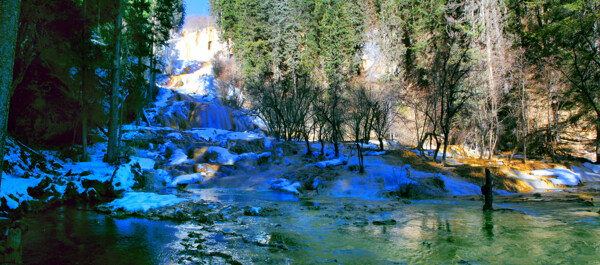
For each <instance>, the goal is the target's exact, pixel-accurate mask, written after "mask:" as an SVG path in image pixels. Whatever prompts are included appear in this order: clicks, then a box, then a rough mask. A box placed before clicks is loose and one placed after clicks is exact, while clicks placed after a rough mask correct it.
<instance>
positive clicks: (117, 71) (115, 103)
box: [106, 0, 123, 163]
mask: <svg viewBox="0 0 600 265" xmlns="http://www.w3.org/2000/svg"><path fill="white" fill-rule="evenodd" d="M117 5H118V6H117V17H116V19H115V27H114V31H115V32H114V36H115V50H114V58H113V59H114V68H113V83H112V89H111V93H110V114H109V119H110V120H109V123H108V148H107V149H108V150H107V152H106V161H107V162H109V163H116V162H117V158H118V155H119V153H118V147H119V146H118V144H119V143H118V130H119V97H120V96H119V95H120V93H119V88H120V86H121V78H120V75H121V24H122V20H123V16H122V6H123V0H118V4H117Z"/></svg>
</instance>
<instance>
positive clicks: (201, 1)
mask: <svg viewBox="0 0 600 265" xmlns="http://www.w3.org/2000/svg"><path fill="white" fill-rule="evenodd" d="M184 3H185V8H186V10H185V12H186V15H187V16H202V15H210V8H209V7H208V0H184Z"/></svg>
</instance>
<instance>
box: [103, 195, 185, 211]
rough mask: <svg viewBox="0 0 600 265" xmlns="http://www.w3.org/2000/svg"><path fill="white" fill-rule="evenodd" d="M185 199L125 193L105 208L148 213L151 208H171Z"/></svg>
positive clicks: (173, 196)
mask: <svg viewBox="0 0 600 265" xmlns="http://www.w3.org/2000/svg"><path fill="white" fill-rule="evenodd" d="M183 201H186V199H183V198H178V197H177V196H175V195H159V194H156V193H150V192H127V193H125V195H124V196H123V198H121V199H116V200H114V201H112V202H110V203H108V204H106V206H107V207H109V208H111V209H112V210H116V209H125V210H126V211H130V212H136V211H144V212H145V211H148V210H149V209H152V208H159V207H165V206H172V205H175V204H178V203H180V202H183Z"/></svg>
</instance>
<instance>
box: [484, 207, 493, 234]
mask: <svg viewBox="0 0 600 265" xmlns="http://www.w3.org/2000/svg"><path fill="white" fill-rule="evenodd" d="M481 230H482V231H483V234H484V235H485V236H486V237H487V239H489V240H493V239H494V211H483V226H482V227H481Z"/></svg>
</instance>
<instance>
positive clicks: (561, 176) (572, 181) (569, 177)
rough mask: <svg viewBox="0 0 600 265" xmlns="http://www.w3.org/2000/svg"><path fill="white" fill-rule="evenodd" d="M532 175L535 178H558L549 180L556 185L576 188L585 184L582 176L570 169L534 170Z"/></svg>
mask: <svg viewBox="0 0 600 265" xmlns="http://www.w3.org/2000/svg"><path fill="white" fill-rule="evenodd" d="M531 174H533V175H534V176H548V177H550V176H554V177H556V178H548V180H549V181H551V182H552V184H554V185H566V186H576V185H579V184H581V183H583V179H582V178H581V174H578V173H575V172H573V171H571V170H568V169H562V168H555V169H539V170H532V171H531Z"/></svg>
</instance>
